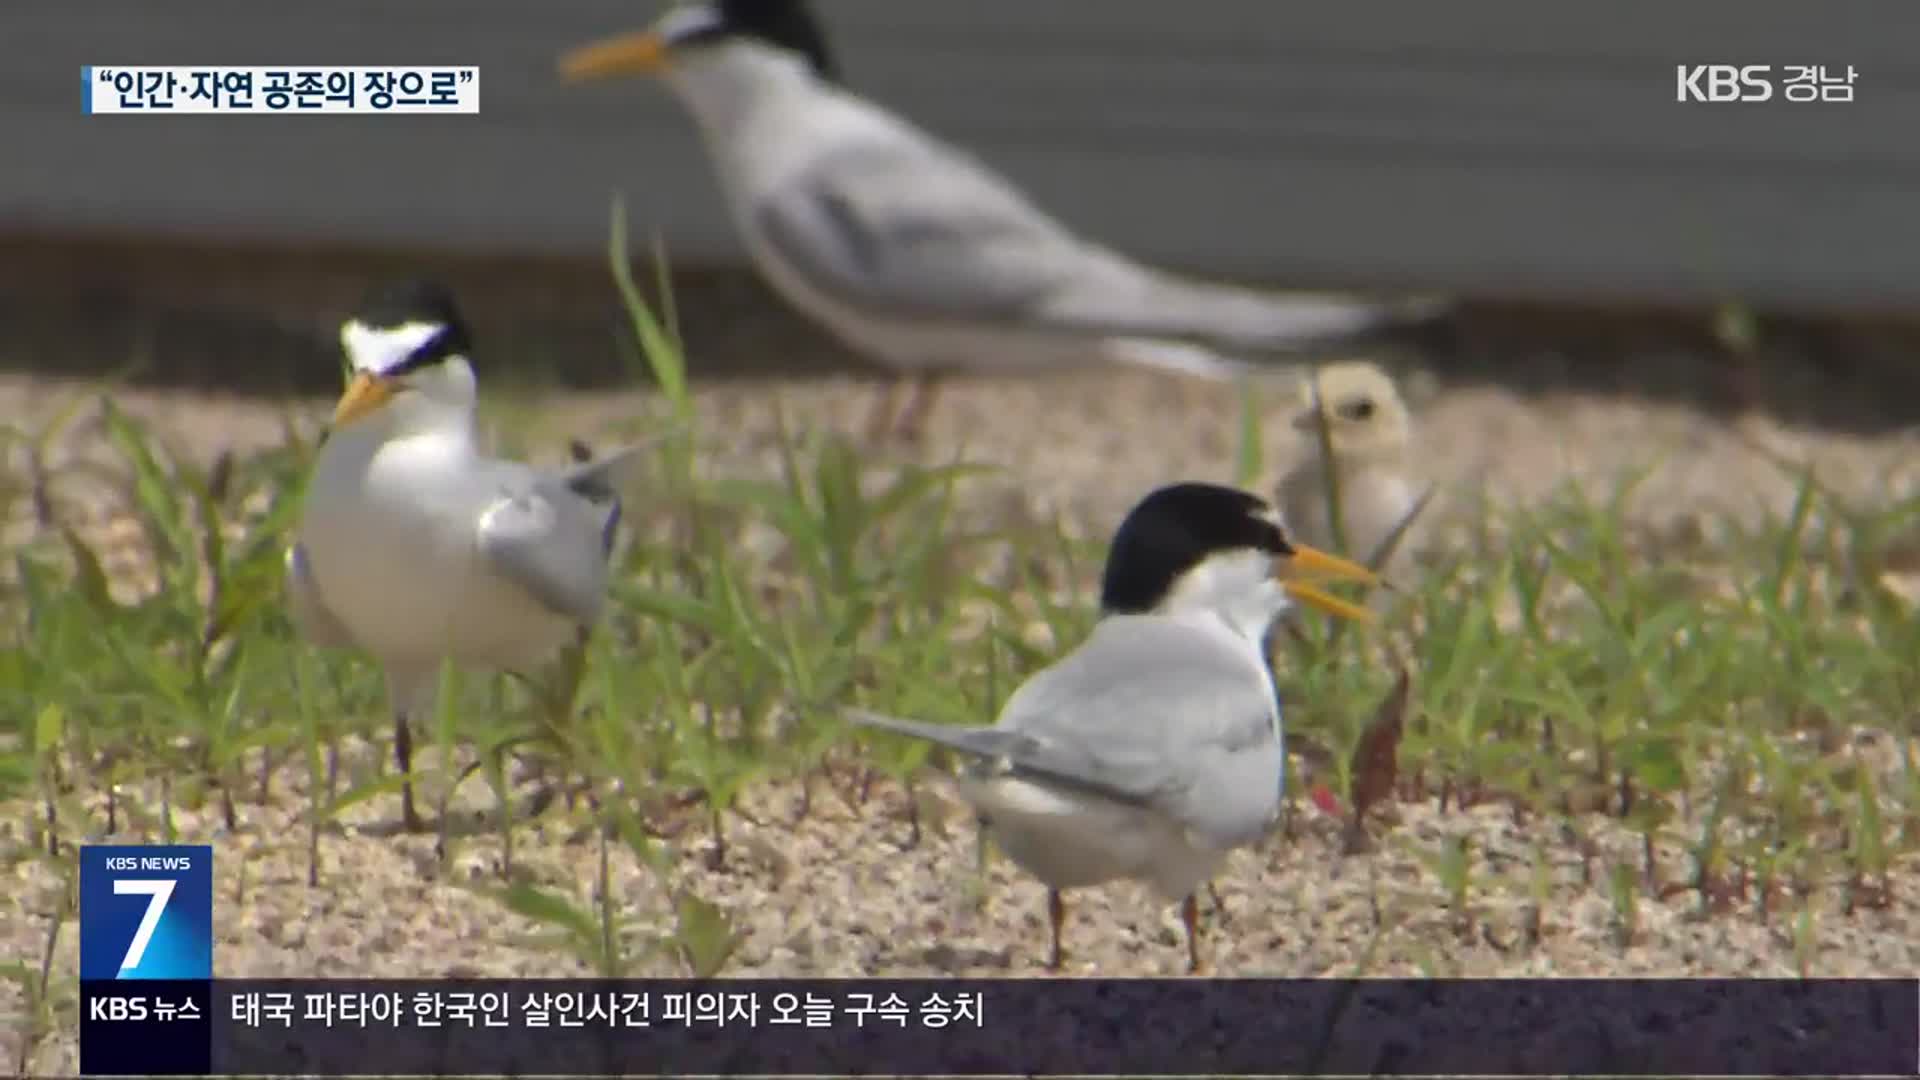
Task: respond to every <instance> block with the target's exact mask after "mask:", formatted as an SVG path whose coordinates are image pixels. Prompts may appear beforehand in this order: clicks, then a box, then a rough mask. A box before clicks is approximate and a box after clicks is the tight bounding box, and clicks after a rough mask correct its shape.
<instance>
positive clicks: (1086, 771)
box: [848, 483, 1375, 972]
mask: <svg viewBox="0 0 1920 1080" xmlns="http://www.w3.org/2000/svg"><path fill="white" fill-rule="evenodd" d="M1303 574H1323V575H1326V576H1329V577H1337V578H1346V579H1351V580H1357V581H1363V582H1373V581H1374V580H1375V579H1374V576H1373V575H1372V574H1371V573H1369V572H1367V570H1365V569H1364V568H1363V567H1360V566H1357V565H1355V564H1353V563H1350V562H1347V561H1346V560H1344V559H1338V558H1334V557H1332V556H1329V555H1326V554H1323V553H1321V552H1319V551H1315V550H1314V549H1312V548H1308V547H1305V546H1302V545H1300V544H1296V543H1294V542H1292V541H1291V540H1290V539H1288V537H1287V534H1286V531H1285V529H1284V527H1283V525H1282V521H1281V518H1280V515H1279V514H1278V513H1277V512H1276V511H1275V510H1274V508H1273V507H1272V506H1271V505H1270V504H1268V503H1267V501H1266V500H1265V499H1262V498H1260V497H1259V496H1256V495H1252V494H1248V493H1247V492H1244V491H1239V490H1236V489H1234V488H1226V487H1219V486H1216V485H1212V484H1197V483H1187V484H1175V485H1172V486H1169V487H1164V488H1161V489H1159V490H1157V491H1155V492H1153V493H1152V494H1150V495H1148V496H1147V497H1146V498H1145V499H1144V500H1142V501H1141V502H1140V503H1139V504H1138V505H1137V506H1135V507H1134V509H1133V510H1132V511H1131V512H1130V513H1129V514H1128V515H1127V517H1126V519H1125V520H1124V521H1123V522H1121V525H1120V528H1119V530H1118V531H1117V532H1116V533H1115V535H1114V539H1113V546H1112V549H1111V551H1110V552H1109V554H1108V557H1107V567H1106V574H1105V580H1104V581H1103V583H1102V585H1101V599H1100V606H1101V611H1102V618H1101V619H1100V621H1099V622H1098V623H1096V624H1095V625H1094V629H1093V632H1092V634H1090V635H1089V636H1088V638H1087V640H1086V641H1085V642H1084V643H1082V644H1081V645H1080V646H1079V647H1078V648H1077V649H1075V650H1073V651H1072V652H1070V653H1068V654H1067V655H1066V656H1065V657H1063V658H1062V659H1060V660H1059V661H1057V662H1056V663H1054V664H1053V665H1052V666H1051V667H1048V668H1046V669H1044V670H1042V671H1040V672H1039V673H1037V674H1035V675H1034V676H1033V677H1032V678H1030V679H1028V680H1027V681H1026V682H1025V683H1023V684H1022V685H1021V686H1020V687H1019V689H1017V690H1015V691H1014V693H1013V695H1012V696H1011V697H1009V698H1008V699H1007V702H1006V704H1005V706H1004V707H1002V709H1001V711H1000V717H999V720H998V722H996V723H995V724H994V725H993V726H992V727H975V728H963V727H954V726H947V725H941V724H927V723H919V722H915V721H911V720H898V719H893V718H891V717H886V716H880V715H878V714H875V713H871V712H865V711H859V710H855V711H851V712H849V714H848V716H849V719H851V720H853V721H854V722H855V723H858V724H862V725H865V726H868V727H876V728H880V729H883V730H887V731H892V732H896V733H899V734H903V735H908V736H912V737H914V738H919V739H927V740H930V741H933V742H936V743H939V744H940V745H942V746H946V747H948V748H950V749H953V750H957V751H959V752H960V753H961V754H963V755H965V756H966V757H967V758H969V759H971V760H969V761H968V762H967V763H966V764H965V765H964V766H962V768H961V770H960V772H959V773H958V775H957V776H956V777H955V785H956V787H957V789H958V793H959V795H960V796H961V798H963V799H964V800H965V801H966V802H967V803H968V804H970V805H971V806H972V807H973V808H974V810H975V811H976V813H977V814H979V816H980V817H981V819H982V820H983V821H984V822H985V823H986V825H987V828H988V830H989V831H990V833H991V835H992V836H993V838H994V840H995V841H996V843H997V844H998V845H999V847H1000V849H1001V850H1002V851H1004V852H1005V853H1006V855H1007V856H1008V858H1010V859H1012V860H1013V861H1014V862H1015V863H1016V864H1018V865H1019V866H1021V867H1022V868H1024V869H1025V870H1026V871H1027V872H1029V873H1031V874H1033V875H1034V876H1035V877H1037V878H1039V879H1040V881H1041V882H1042V883H1044V884H1045V885H1046V886H1047V916H1048V921H1049V924H1050V926H1051V927H1052V931H1053V950H1052V954H1051V958H1050V960H1049V966H1051V967H1052V968H1054V969H1056V970H1058V969H1059V968H1060V966H1061V963H1062V961H1063V952H1062V949H1061V943H1060V934H1061V924H1062V921H1063V920H1064V919H1065V915H1066V909H1065V904H1064V902H1063V900H1062V899H1061V892H1062V891H1063V890H1066V889H1072V888H1079V887H1084V886H1091V885H1098V884H1102V883H1104V882H1109V881H1114V880H1119V879H1132V880H1137V881H1145V882H1147V883H1148V884H1150V885H1151V886H1152V887H1153V889H1155V890H1156V891H1157V892H1158V893H1159V894H1160V895H1161V896H1163V897H1165V898H1166V899H1167V900H1169V901H1172V900H1179V901H1181V919H1182V921H1183V922H1184V923H1185V925H1186V931H1187V959H1188V970H1190V971H1196V972H1197V971H1199V970H1200V968H1201V966H1202V965H1201V959H1200V946H1199V907H1198V904H1197V902H1196V899H1195V895H1194V892H1195V890H1196V889H1197V888H1198V887H1199V886H1200V885H1201V883H1203V882H1205V881H1207V880H1208V879H1209V878H1211V877H1212V876H1213V874H1214V873H1215V872H1216V871H1217V870H1218V869H1219V868H1220V866H1221V865H1222V864H1223V863H1224V862H1225V860H1226V858H1227V856H1228V854H1230V853H1231V852H1232V851H1233V849H1235V848H1239V847H1244V846H1246V845H1249V844H1252V843H1253V842H1255V841H1257V840H1259V839H1260V838H1261V837H1262V836H1263V835H1265V833H1266V831H1267V829H1268V827H1269V826H1270V825H1271V823H1272V822H1273V820H1274V818H1275V816H1276V815H1277V814H1278V813H1279V809H1280V798H1281V785H1280V784H1279V783H1276V782H1275V778H1276V777H1283V776H1284V773H1283V771H1282V762H1283V759H1284V753H1285V751H1284V748H1283V743H1282V738H1281V724H1280V703H1279V700H1278V699H1277V698H1276V697H1275V695H1274V690H1273V683H1272V681H1271V679H1270V677H1269V675H1268V671H1267V666H1266V658H1265V656H1264V655H1263V653H1262V652H1261V641H1262V638H1263V636H1264V634H1265V633H1266V631H1267V628H1268V627H1269V626H1270V625H1271V624H1272V622H1273V621H1274V619H1276V618H1277V617H1279V616H1280V615H1281V614H1282V613H1283V612H1285V611H1286V610H1287V609H1288V608H1290V607H1291V606H1292V605H1293V602H1294V601H1295V600H1298V601H1301V602H1303V603H1306V604H1310V605H1312V606H1314V607H1317V608H1320V609H1321V610H1323V611H1327V612H1330V613H1333V614H1336V615H1340V616H1343V617H1347V618H1361V619H1364V618H1366V617H1367V615H1368V613H1367V612H1366V611H1365V609H1362V608H1359V607H1356V606H1355V605H1353V604H1349V603H1347V602H1345V601H1343V600H1340V599H1337V598H1335V597H1333V596H1330V595H1328V594H1326V593H1324V592H1321V591H1320V590H1318V589H1316V588H1314V587H1313V586H1311V585H1309V584H1307V583H1305V582H1304V581H1302V580H1299V576H1300V575H1303Z"/></svg>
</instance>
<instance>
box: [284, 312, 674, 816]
mask: <svg viewBox="0 0 1920 1080" xmlns="http://www.w3.org/2000/svg"><path fill="white" fill-rule="evenodd" d="M340 340H341V344H342V346H343V347H344V348H345V350H346V355H347V359H348V361H349V362H350V364H351V367H352V374H351V381H350V382H349V384H348V386H347V389H346V392H345V393H344V394H342V395H341V397H340V402H339V404H338V406H337V407H336V408H335V409H334V412H333V420H332V423H331V425H330V427H329V431H328V434H327V438H326V440H325V441H324V443H323V444H322V445H321V447H320V451H319V454H318V457H317V458H316V460H315V463H314V471H313V477H312V480H311V482H310V484H309V485H308V489H307V495H306V505H305V506H304V507H303V508H302V518H301V521H300V524H299V527H298V536H297V540H296V542H295V543H294V545H293V546H292V547H291V548H289V549H288V551H287V557H286V562H287V593H288V602H289V606H290V608H291V610H292V614H293V618H294V622H295V624H296V625H297V626H298V627H299V628H300V630H301V632H302V633H303V634H304V635H305V636H306V637H308V638H309V639H310V640H312V641H313V642H314V643H316V644H318V645H321V646H323V647H329V648H333V647H349V646H351V647H357V648H360V649H364V650H365V651H367V652H368V653H371V654H372V655H373V657H374V658H375V659H377V660H378V661H379V662H380V664H381V666H382V667H383V668H384V669H385V671H386V676H387V694H388V699H389V703H390V705H391V707H392V709H393V751H394V760H395V763H396V764H397V765H398V766H399V769H400V772H401V773H402V774H403V775H404V774H406V773H408V772H409V771H410V770H411V769H412V753H413V739H412V733H411V731H410V729H409V726H408V721H409V719H410V718H412V717H416V716H419V715H420V714H421V713H423V712H425V711H426V710H427V709H428V707H429V706H430V705H431V703H432V701H433V696H434V692H435V690H436V689H437V686H438V682H439V671H440V665H441V663H442V661H443V659H446V658H451V659H452V660H453V661H454V662H455V663H458V664H464V665H474V666H480V667H487V668H495V669H508V670H517V669H519V668H522V667H523V666H526V665H532V664H536V663H539V662H540V661H542V660H543V659H545V658H546V657H547V656H548V655H549V654H551V653H554V652H556V651H557V650H558V649H560V648H561V647H562V646H565V645H567V644H569V643H570V642H576V641H580V640H583V639H584V635H585V632H586V628H587V627H589V626H591V625H592V624H593V622H594V621H595V620H596V619H597V618H598V617H599V614H600V608H601V605H602V602H603V600H604V599H605V594H606V585H607V557H608V554H609V552H610V551H611V548H612V543H613V538H614V528H615V526H616V525H617V524H618V522H619V520H620V501H619V498H618V494H617V493H618V491H619V490H620V489H621V488H622V487H624V486H626V485H627V484H628V483H629V482H630V481H631V479H632V477H631V475H630V473H629V471H628V470H630V469H631V468H632V467H633V466H634V465H635V464H636V462H637V455H638V453H639V451H640V450H642V449H644V446H640V445H636V446H630V447H627V448H625V449H623V450H620V451H618V452H616V453H614V454H611V455H609V456H607V457H605V458H603V459H601V460H599V461H596V462H591V463H587V464H577V465H574V466H572V467H570V468H564V469H557V470H553V471H546V470H541V469H536V468H533V467H531V466H527V465H523V464H520V463H518V462H513V461H505V460H501V459H499V458H493V457H488V456H487V455H486V454H485V453H484V452H483V451H482V450H481V448H480V447H479V445H478V444H477V440H476V437H475V431H474V409H475V405H476V402H477V398H476V385H475V381H474V374H473V367H472V366H471V364H470V363H469V362H468V359H467V352H468V350H469V348H470V341H469V338H468V333H467V328H466V325H465V323H464V321H463V320H462V319H461V316H460V313H459V312H458V310H456V308H455V305H454V302H453V298H452V296H451V295H449V294H448V292H447V291H446V290H445V289H444V288H442V287H441V286H439V285H437V284H434V283H431V282H404V283H399V284H395V285H392V286H389V287H385V288H383V289H380V290H377V291H376V292H375V293H373V294H372V295H371V296H370V297H369V299H368V300H367V302H366V304H365V305H364V306H363V307H362V309H361V310H360V311H359V312H358V313H357V314H356V315H355V316H354V317H353V318H351V319H349V320H348V321H347V322H346V323H345V324H344V325H343V326H342V328H341V331H340ZM401 810H402V814H403V817H404V822H405V825H406V828H407V829H408V830H410V831H419V830H420V828H421V827H422V825H421V820H420V816H419V814H418V812H417V811H416V810H415V808H414V800H413V785H412V783H411V781H408V782H407V783H406V784H405V785H404V786H403V787H402V788H401Z"/></svg>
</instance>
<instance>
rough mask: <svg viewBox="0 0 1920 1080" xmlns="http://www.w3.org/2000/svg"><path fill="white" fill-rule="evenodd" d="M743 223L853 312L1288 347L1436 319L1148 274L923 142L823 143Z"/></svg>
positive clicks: (947, 150)
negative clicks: (755, 228) (754, 227)
mask: <svg viewBox="0 0 1920 1080" xmlns="http://www.w3.org/2000/svg"><path fill="white" fill-rule="evenodd" d="M752 217H753V220H754V222H755V224H756V225H757V226H758V228H759V230H760V232H761V235H762V236H763V237H764V238H765V240H766V241H767V243H768V244H769V245H770V246H771V247H772V249H773V250H774V252H775V253H776V254H777V256H778V257H779V258H780V259H782V260H783V261H785V262H787V263H789V264H791V265H792V266H793V267H794V269H796V270H797V271H799V272H800V273H801V274H803V275H804V276H805V277H806V278H807V279H808V280H809V281H810V282H812V283H813V284H814V285H815V286H816V287H817V288H820V289H822V290H824V291H825V292H827V293H828V294H829V295H833V296H836V297H838V298H839V299H840V300H841V301H842V302H843V303H846V304H848V305H850V306H853V307H855V308H862V309H867V310H875V309H878V310H879V311H880V312H883V313H885V312H891V313H895V314H899V315H903V316H911V317H917V318H923V319H954V320H964V321H990V322H999V323H1018V324H1022V325H1025V326H1027V327H1029V328H1032V329H1052V330H1057V331H1059V332H1061V333H1070V334H1083V335H1106V336H1125V337H1160V338H1173V339H1181V340H1197V341H1205V342H1211V343H1215V344H1227V345H1233V346H1236V347H1247V348H1255V349H1278V350H1288V349H1299V348H1307V347H1313V346H1321V345H1329V344H1334V343H1340V342H1346V341H1349V340H1352V339H1355V338H1359V337H1365V336H1369V335H1372V334H1374V333H1376V332H1379V331H1382V330H1387V329H1392V328H1394V327H1396V326H1397V325H1400V324H1402V323H1407V322H1420V321H1424V320H1426V319H1429V318H1431V317H1432V316H1433V315H1435V314H1437V311H1436V310H1435V309H1434V308H1433V307H1432V306H1431V305H1427V306H1414V307H1409V306H1407V305H1389V304H1378V303H1371V302H1365V301H1356V300H1342V299H1332V298H1325V299H1323V298H1298V297H1279V296H1272V295H1268V294H1264V293H1260V292H1255V291H1252V290H1246V289H1238V288H1230V287H1226V286H1218V285H1211V284H1207V283H1203V282H1194V281H1184V280H1181V279H1178V278H1175V277H1172V276H1170V275H1166V274H1162V273H1159V272H1157V271H1153V270H1150V269H1148V268H1146V267H1143V266H1140V265H1139V264H1137V263H1135V262H1133V261H1131V260H1129V259H1127V258H1125V257H1124V256H1121V255H1119V254H1117V253H1115V252H1113V251H1110V250H1108V249H1106V248H1103V247H1100V246H1098V245H1096V244H1092V243H1089V242H1087V241H1085V240H1082V239H1080V238H1078V237H1076V236H1075V235H1074V234H1072V233H1071V232H1069V231H1068V230H1067V229H1066V228H1065V227H1064V226H1062V225H1061V224H1060V223H1059V222H1057V221H1055V220H1054V219H1053V218H1051V217H1049V216H1047V215H1046V214H1045V213H1043V212H1042V211H1041V210H1040V209H1039V208H1037V207H1036V206H1034V205H1033V204H1032V203H1031V202H1029V201H1028V200H1027V198H1026V197H1025V196H1024V195H1022V194H1021V193H1020V192H1019V191H1017V190H1016V189H1015V188H1013V187H1012V186H1011V185H1010V184H1008V183H1007V182H1005V181H1004V180H1002V179H1001V178H1000V177H999V176H997V175H995V174H994V173H992V172H991V171H989V170H988V169H986V168H985V167H984V166H983V165H981V164H980V163H978V162H977V161H976V160H974V159H973V158H972V157H971V156H969V155H967V154H965V153H963V152H961V151H959V150H957V149H955V148H952V147H949V146H947V145H945V144H942V143H940V142H939V141H937V140H934V139H932V138H931V137H929V136H924V135H922V136H921V137H920V138H918V139H904V138H893V139H870V140H866V141H860V142H848V143H842V144H839V145H837V146H834V147H829V148H826V149H824V150H823V151H822V152H821V153H820V154H819V156H818V157H816V158H815V160H814V161H813V162H812V163H811V164H810V165H809V166H808V167H806V168H805V169H803V170H801V171H800V172H799V173H797V174H796V175H795V176H794V177H792V178H791V179H790V180H789V181H788V182H787V183H786V184H785V185H783V186H782V187H781V188H780V189H779V190H778V192H776V193H775V194H774V195H773V196H771V197H769V198H767V199H764V200H763V201H762V202H761V203H760V204H759V205H758V206H756V207H755V208H754V210H753V215H752Z"/></svg>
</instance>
